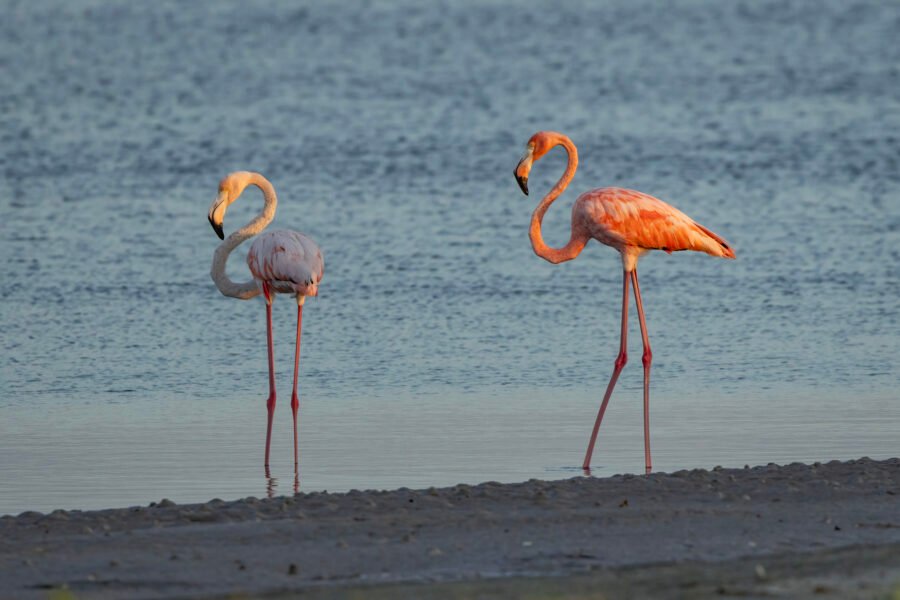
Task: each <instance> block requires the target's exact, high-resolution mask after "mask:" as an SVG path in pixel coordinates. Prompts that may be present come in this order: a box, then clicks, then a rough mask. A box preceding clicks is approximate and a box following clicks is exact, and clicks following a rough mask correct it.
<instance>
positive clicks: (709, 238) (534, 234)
mask: <svg viewBox="0 0 900 600" xmlns="http://www.w3.org/2000/svg"><path fill="white" fill-rule="evenodd" d="M556 146H562V147H563V148H565V149H566V152H567V153H568V155H569V162H568V164H567V165H566V171H565V173H563V176H562V177H561V178H560V179H559V181H557V182H556V185H554V186H553V189H551V190H550V192H549V193H548V194H547V195H546V196H544V199H543V200H541V202H540V204H538V206H537V208H536V209H535V210H534V214H532V216H531V229H530V231H529V237H530V238H531V247H532V248H533V249H534V252H535V254H537V255H538V256H540V257H541V258H543V259H545V260H548V261H550V262H552V263H554V264H556V263H561V262H565V261H567V260H572V259H573V258H575V257H576V256H578V255H579V254H580V253H581V251H582V250H583V249H584V246H585V244H587V243H588V241H589V240H590V239H591V238H593V239H595V240H597V241H598V242H600V243H601V244H606V245H607V246H612V247H613V248H615V249H616V250H618V251H619V253H620V254H621V255H622V266H623V269H624V279H623V283H622V332H621V336H620V341H619V355H618V357H616V361H615V364H614V367H613V372H612V377H610V379H609V384H608V385H607V387H606V394H604V396H603V402H602V403H601V404H600V411H599V412H598V413H597V420H596V421H595V422H594V430H593V431H592V432H591V440H590V442H589V443H588V448H587V454H586V455H585V457H584V464H583V465H582V466H583V468H584V469H589V468H590V466H591V455H592V454H593V452H594V442H596V440H597V431H598V430H599V429H600V422H601V421H602V420H603V413H604V412H606V405H607V404H608V403H609V397H610V396H611V395H612V391H613V388H614V387H615V386H616V380H617V379H618V378H619V373H620V372H621V371H622V367H624V366H625V363H626V362H627V361H628V355H627V352H626V339H627V336H628V284H629V282H630V283H631V285H632V287H633V288H634V301H635V304H636V305H637V312H638V320H639V321H640V325H641V339H642V341H643V343H644V355H643V357H642V362H643V363H644V461H645V466H646V472H647V473H649V472H650V471H651V460H650V363H651V361H652V359H653V352H651V350H650V340H649V338H648V337H647V322H646V320H645V319H644V305H643V303H642V301H641V290H640V286H639V285H638V276H637V262H638V259H639V258H640V257H641V255H642V254H644V253H645V252H647V251H649V250H662V251H664V252H667V253H669V254H671V253H672V252H678V251H679V250H696V251H698V252H706V253H707V254H711V255H712V256H719V257H722V258H734V250H732V249H731V246H729V245H728V242H726V241H725V240H724V239H722V238H721V237H719V236H718V235H716V234H715V233H713V232H712V231H710V230H709V229H707V228H705V227H703V226H702V225H699V224H698V223H695V222H694V221H693V220H692V219H691V218H690V217H688V216H687V215H686V214H684V213H683V212H681V211H679V210H678V209H676V208H674V207H672V206H669V205H668V204H666V203H665V202H663V201H662V200H658V199H656V198H654V197H653V196H649V195H647V194H643V193H641V192H636V191H634V190H626V189H622V188H612V187H610V188H600V189H596V190H591V191H589V192H585V193H584V194H582V195H581V196H579V197H578V199H577V200H575V205H574V206H573V207H572V233H571V236H570V238H569V242H568V243H567V244H566V245H565V246H563V247H562V248H550V247H549V246H547V244H545V243H544V238H543V236H542V235H541V223H542V221H543V219H544V214H545V213H546V212H547V209H548V208H550V205H551V204H552V203H553V201H554V200H556V199H557V198H558V197H559V195H560V194H562V193H563V191H564V190H565V189H566V186H568V185H569V182H570V181H572V178H573V177H574V176H575V170H576V169H577V168H578V151H577V150H576V149H575V144H573V143H572V140H570V139H569V138H568V137H566V136H565V135H563V134H561V133H556V132H553V131H540V132H538V133H536V134H534V135H533V136H531V139H530V140H528V145H527V147H526V150H525V155H524V156H523V157H522V160H520V161H519V164H518V166H517V167H516V171H515V175H516V180H517V181H518V182H519V187H521V188H522V192H524V193H525V195H528V174H529V173H530V172H531V166H532V165H533V164H534V163H535V162H537V161H538V160H539V159H540V158H541V157H542V156H544V155H545V154H546V153H547V152H549V151H550V150H551V149H552V148H555V147H556Z"/></svg>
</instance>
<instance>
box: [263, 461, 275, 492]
mask: <svg viewBox="0 0 900 600" xmlns="http://www.w3.org/2000/svg"><path fill="white" fill-rule="evenodd" d="M265 469H266V497H267V498H274V497H275V489H276V488H277V487H278V478H277V477H272V472H271V471H270V470H269V466H268V465H266V467H265Z"/></svg>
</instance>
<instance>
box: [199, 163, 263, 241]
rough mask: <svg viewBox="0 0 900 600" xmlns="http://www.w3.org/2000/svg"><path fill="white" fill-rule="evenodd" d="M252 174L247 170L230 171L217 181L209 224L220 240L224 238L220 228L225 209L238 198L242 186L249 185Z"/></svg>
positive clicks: (210, 209) (242, 189) (242, 188)
mask: <svg viewBox="0 0 900 600" xmlns="http://www.w3.org/2000/svg"><path fill="white" fill-rule="evenodd" d="M252 175H253V174H252V173H249V172H247V171H237V172H235V173H230V174H229V175H227V176H226V177H225V178H224V179H222V181H220V182H219V194H218V195H217V196H216V199H215V200H213V203H212V204H211V205H210V207H209V224H210V225H212V228H213V231H215V232H216V235H218V236H219V239H220V240H224V239H225V232H224V230H223V229H222V223H223V222H224V220H225V211H226V210H228V205H230V204H231V203H232V202H234V201H235V200H237V199H238V196H240V195H241V192H243V191H244V188H246V187H247V186H248V185H250V183H251V178H252Z"/></svg>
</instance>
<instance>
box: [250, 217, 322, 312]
mask: <svg viewBox="0 0 900 600" xmlns="http://www.w3.org/2000/svg"><path fill="white" fill-rule="evenodd" d="M247 266H249V267H250V272H251V273H252V274H253V277H254V279H256V280H257V281H258V282H260V284H262V282H266V283H268V284H269V285H270V286H271V287H272V288H273V289H274V290H275V291H278V292H282V293H294V294H297V295H298V296H317V295H318V294H319V282H320V281H321V280H322V276H323V275H324V274H325V262H324V261H323V259H322V251H321V250H319V247H318V246H317V245H316V243H315V242H314V241H312V240H311V239H309V237H307V236H305V235H303V234H302V233H298V232H296V231H288V230H277V231H266V232H264V233H262V234H260V235H259V236H257V238H256V239H255V240H253V243H252V244H251V245H250V251H249V252H248V253H247Z"/></svg>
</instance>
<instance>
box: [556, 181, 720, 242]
mask: <svg viewBox="0 0 900 600" xmlns="http://www.w3.org/2000/svg"><path fill="white" fill-rule="evenodd" d="M572 214H573V217H574V218H576V219H578V220H579V221H580V222H581V225H582V227H585V228H586V229H587V231H588V233H589V234H590V236H591V237H593V238H594V239H596V240H597V241H599V242H602V243H604V244H606V245H607V246H612V247H613V248H615V249H617V250H619V251H620V252H621V251H622V250H624V249H625V248H626V247H629V246H630V247H634V248H640V249H642V250H663V251H664V252H669V253H671V252H677V251H680V250H695V251H698V252H706V253H707V254H711V255H713V256H719V257H722V258H734V251H733V250H732V249H731V247H730V246H729V245H728V243H727V242H726V241H725V240H723V239H722V238H720V237H719V236H717V235H716V234H714V233H713V232H711V231H710V230H708V229H706V228H705V227H703V226H702V225H698V224H697V223H695V222H694V221H693V220H692V219H691V218H690V217H688V216H687V215H686V214H684V213H683V212H681V211H680V210H678V209H677V208H675V207H673V206H670V205H668V204H666V203H665V202H663V201H662V200H659V199H657V198H654V197H653V196H650V195H649V194H644V193H642V192H636V191H634V190H627V189H623V188H615V187H609V188H600V189H596V190H591V191H589V192H585V193H584V194H582V195H581V196H579V197H578V199H577V200H576V201H575V206H574V207H573V209H572Z"/></svg>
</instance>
